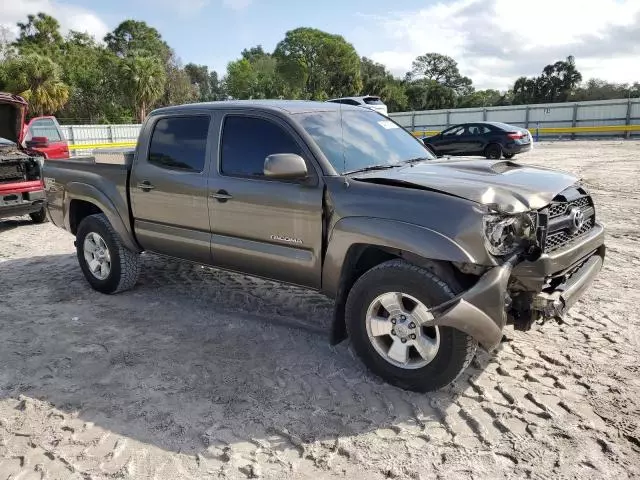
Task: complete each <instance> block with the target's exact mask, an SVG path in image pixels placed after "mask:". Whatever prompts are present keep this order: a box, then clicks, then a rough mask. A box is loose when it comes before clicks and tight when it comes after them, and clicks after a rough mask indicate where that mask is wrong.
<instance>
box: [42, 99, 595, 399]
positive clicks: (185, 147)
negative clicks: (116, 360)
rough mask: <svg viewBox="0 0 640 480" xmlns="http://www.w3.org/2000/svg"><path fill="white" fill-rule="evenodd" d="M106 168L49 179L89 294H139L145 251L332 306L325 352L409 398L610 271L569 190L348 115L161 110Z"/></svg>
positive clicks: (587, 202)
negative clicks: (342, 351) (444, 153)
mask: <svg viewBox="0 0 640 480" xmlns="http://www.w3.org/2000/svg"><path fill="white" fill-rule="evenodd" d="M99 156H103V157H104V158H90V159H88V161H87V160H85V161H65V160H57V161H55V162H48V161H47V162H45V167H44V171H45V174H44V175H45V182H46V184H47V200H48V203H47V208H48V211H49V216H50V218H51V220H52V221H53V223H54V224H56V225H57V226H59V227H62V228H65V229H67V230H68V231H69V232H71V233H72V234H73V235H75V236H76V248H77V256H78V261H79V263H80V267H81V269H82V271H83V273H84V275H85V277H86V279H87V281H88V283H89V284H90V285H91V286H92V287H93V288H94V289H96V290H98V291H100V292H104V293H116V292H120V291H123V290H126V289H129V288H132V287H133V286H134V285H135V283H136V279H137V277H138V272H139V269H140V260H139V253H141V252H142V251H150V252H156V253H159V254H163V255H168V256H172V257H177V258H181V259H185V260H189V261H194V262H198V263H202V264H207V265H212V266H215V267H219V268H224V269H229V270H233V271H238V272H244V273H247V274H251V275H257V276H262V277H266V278H270V279H274V280H278V281H282V282H287V283H292V284H296V285H300V286H303V287H307V288H310V289H315V290H318V291H320V292H323V293H324V294H326V295H328V296H329V297H332V298H334V299H335V311H334V318H333V328H332V341H333V342H339V341H341V340H343V339H344V338H346V337H347V336H349V337H350V339H351V342H352V344H353V347H354V349H355V351H356V352H357V354H358V355H359V357H360V358H361V359H362V360H363V361H364V363H365V364H366V365H367V366H368V367H369V368H370V370H371V371H373V372H374V373H376V374H377V375H379V376H381V377H382V378H383V379H385V380H386V381H388V382H390V383H392V384H394V385H397V386H400V387H402V388H406V389H411V390H416V391H428V390H434V389H438V388H440V387H443V386H445V385H447V384H448V383H450V382H452V381H453V380H454V379H456V378H457V377H458V375H460V373H461V372H462V371H463V370H464V369H465V368H466V367H467V366H468V364H469V362H470V361H471V359H472V358H473V355H474V353H475V351H476V348H477V345H478V344H479V345H480V346H481V347H482V348H484V349H487V350H491V349H494V348H495V347H496V346H497V345H498V344H499V343H500V341H501V338H502V330H503V329H504V327H505V325H508V324H512V325H513V326H514V327H515V328H517V329H520V330H528V329H529V328H531V326H532V324H534V323H535V322H537V321H544V320H549V319H559V318H561V317H562V316H563V315H564V314H565V312H566V311H567V309H569V308H570V307H571V305H572V304H573V303H574V302H575V301H576V300H577V299H578V298H579V297H580V295H581V294H583V293H584V291H585V289H586V288H587V287H588V286H589V285H590V284H591V283H592V281H593V280H594V278H595V276H596V275H597V274H598V272H599V270H600V268H601V266H602V264H603V261H604V256H605V246H604V229H603V226H602V225H601V224H600V223H599V222H598V221H597V217H596V210H595V206H594V204H593V200H592V198H591V196H590V195H589V194H588V192H587V191H586V190H585V188H584V186H582V185H581V184H580V182H579V181H578V179H577V178H574V177H573V176H571V175H568V174H565V173H561V172H557V171H552V170H548V169H542V168H534V167H528V166H524V165H522V164H515V163H512V162H509V161H486V160H469V159H456V160H437V159H435V158H434V157H433V156H432V155H431V154H430V152H429V151H428V150H427V149H426V148H425V146H424V145H423V144H422V143H421V142H420V141H418V140H416V139H415V138H413V137H412V136H411V135H410V134H409V133H407V132H406V131H405V130H403V129H402V128H400V127H399V126H398V125H397V124H396V123H394V122H393V121H391V120H389V119H388V118H386V117H384V116H382V115H380V114H378V113H376V112H373V111H369V110H366V109H362V108H358V107H350V106H347V105H340V104H332V103H314V102H297V101H246V102H214V103H206V104H193V105H184V106H176V107H167V108H162V109H159V110H156V111H154V112H152V113H151V114H150V116H149V117H148V119H147V120H146V122H145V124H144V125H143V127H142V131H141V134H140V137H139V141H138V145H137V148H136V149H135V151H130V152H121V151H120V152H119V151H112V152H104V153H100V154H99ZM105 159H107V161H108V163H106V162H105ZM114 162H115V163H119V164H114Z"/></svg>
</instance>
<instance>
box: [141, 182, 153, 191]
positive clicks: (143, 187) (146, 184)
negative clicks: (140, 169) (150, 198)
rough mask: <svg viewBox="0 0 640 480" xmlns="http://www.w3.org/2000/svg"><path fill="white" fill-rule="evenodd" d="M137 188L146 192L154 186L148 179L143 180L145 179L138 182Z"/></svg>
mask: <svg viewBox="0 0 640 480" xmlns="http://www.w3.org/2000/svg"><path fill="white" fill-rule="evenodd" d="M138 188H139V189H140V190H142V191H143V192H148V191H149V190H153V189H154V188H156V187H154V186H153V185H151V182H150V181H149V180H145V181H143V182H140V183H139V184H138Z"/></svg>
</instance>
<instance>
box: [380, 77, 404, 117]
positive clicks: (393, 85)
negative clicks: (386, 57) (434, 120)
mask: <svg viewBox="0 0 640 480" xmlns="http://www.w3.org/2000/svg"><path fill="white" fill-rule="evenodd" d="M381 98H382V100H383V101H384V103H385V104H386V105H387V108H388V110H389V112H390V113H392V112H403V111H405V110H407V109H408V108H409V98H408V97H407V91H406V87H405V85H404V84H403V83H402V82H401V81H399V80H395V79H394V80H393V81H390V82H389V83H387V85H386V86H385V88H384V91H383V92H382V96H381Z"/></svg>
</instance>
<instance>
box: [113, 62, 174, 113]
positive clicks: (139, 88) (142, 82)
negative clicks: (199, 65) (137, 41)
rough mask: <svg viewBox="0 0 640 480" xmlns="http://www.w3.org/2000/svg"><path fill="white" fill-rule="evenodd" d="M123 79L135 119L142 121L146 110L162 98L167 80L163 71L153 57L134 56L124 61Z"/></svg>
mask: <svg viewBox="0 0 640 480" xmlns="http://www.w3.org/2000/svg"><path fill="white" fill-rule="evenodd" d="M123 77H124V81H125V88H126V92H127V93H128V95H129V98H130V100H131V101H132V104H133V106H134V108H135V110H136V116H137V119H138V120H139V121H143V120H144V119H145V117H146V116H147V111H148V109H149V108H151V107H152V106H153V105H154V104H155V103H156V102H157V101H158V100H159V99H160V98H162V95H163V93H164V87H165V83H166V78H167V77H166V72H165V69H164V67H163V65H162V63H161V62H160V60H158V59H157V58H155V57H143V56H135V57H131V58H128V59H126V60H125V62H124V65H123Z"/></svg>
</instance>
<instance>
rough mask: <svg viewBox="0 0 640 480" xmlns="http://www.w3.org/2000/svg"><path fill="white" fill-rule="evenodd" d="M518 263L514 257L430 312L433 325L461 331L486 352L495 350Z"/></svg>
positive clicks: (516, 257) (504, 319) (504, 323)
mask: <svg viewBox="0 0 640 480" xmlns="http://www.w3.org/2000/svg"><path fill="white" fill-rule="evenodd" d="M517 261H518V255H514V256H513V257H511V258H510V259H509V260H507V261H506V262H505V263H503V264H502V265H500V266H498V267H494V268H492V269H491V270H489V271H487V273H485V274H484V275H483V276H482V277H480V279H479V280H478V282H477V283H476V284H475V285H474V286H473V287H471V288H470V289H469V290H467V291H466V292H464V293H462V294H460V295H458V296H456V297H455V298H453V299H452V300H450V301H448V302H446V303H445V304H443V305H440V306H438V307H435V308H434V309H432V314H433V316H434V325H438V326H445V327H452V328H455V329H457V330H460V331H462V332H464V333H466V334H467V335H470V336H471V337H473V338H474V339H476V340H477V341H478V343H480V345H481V346H482V347H483V348H485V349H486V350H488V351H489V350H493V349H494V348H495V347H497V346H498V344H499V343H500V341H501V339H502V329H503V328H504V326H505V325H506V323H507V316H506V307H507V301H508V297H507V284H508V282H509V277H510V276H511V271H512V270H513V267H514V265H515V264H516V263H517Z"/></svg>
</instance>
